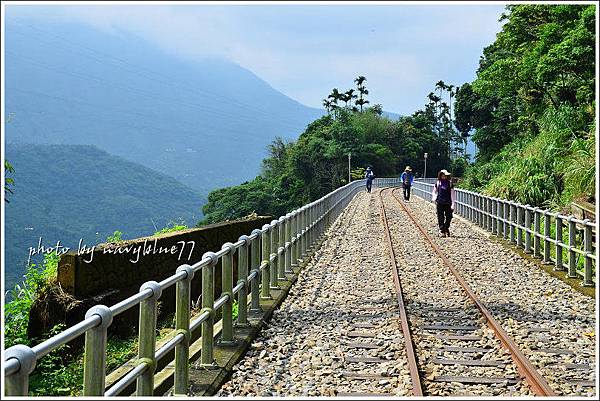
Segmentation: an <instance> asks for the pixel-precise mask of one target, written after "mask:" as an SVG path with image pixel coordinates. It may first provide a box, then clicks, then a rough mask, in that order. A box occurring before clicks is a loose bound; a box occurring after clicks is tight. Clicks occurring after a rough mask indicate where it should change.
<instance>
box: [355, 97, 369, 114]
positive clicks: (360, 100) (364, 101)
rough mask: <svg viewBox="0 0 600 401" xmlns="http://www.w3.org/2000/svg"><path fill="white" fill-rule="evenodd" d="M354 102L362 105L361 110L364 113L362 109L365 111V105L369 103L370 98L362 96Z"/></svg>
mask: <svg viewBox="0 0 600 401" xmlns="http://www.w3.org/2000/svg"><path fill="white" fill-rule="evenodd" d="M354 103H355V104H357V105H359V106H360V112H361V113H362V111H363V106H364V105H365V104H367V103H369V101H368V100H366V99H363V98H362V97H361V98H359V99H357V100H356V102H354Z"/></svg>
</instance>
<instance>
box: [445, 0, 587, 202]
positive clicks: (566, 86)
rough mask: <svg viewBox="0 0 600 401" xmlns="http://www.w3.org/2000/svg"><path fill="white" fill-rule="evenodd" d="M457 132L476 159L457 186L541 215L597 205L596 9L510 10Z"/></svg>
mask: <svg viewBox="0 0 600 401" xmlns="http://www.w3.org/2000/svg"><path fill="white" fill-rule="evenodd" d="M502 19H504V20H506V23H505V24H504V25H503V27H502V31H501V32H500V33H499V34H498V35H497V38H496V41H495V42H494V43H493V44H492V45H490V46H488V47H486V48H485V49H484V52H483V53H484V54H483V57H482V59H481V60H480V64H479V69H478V71H477V79H475V81H474V82H472V83H467V84H464V85H462V86H461V87H460V89H459V91H458V94H457V101H456V126H457V128H458V129H459V130H460V131H462V132H469V131H470V130H472V129H475V133H474V134H473V141H474V142H475V143H476V144H477V146H478V149H479V153H478V155H477V163H476V164H475V165H474V166H473V167H472V168H469V169H468V171H467V174H466V177H465V180H463V181H462V183H461V185H462V186H465V187H467V188H470V189H478V190H483V191H484V192H486V193H489V194H492V195H494V196H501V197H506V198H509V199H513V200H517V201H520V202H523V203H529V204H532V205H537V206H546V207H554V208H557V207H561V206H564V205H566V204H567V203H568V202H570V201H571V200H572V199H574V198H585V199H587V200H593V199H594V192H595V187H594V181H595V176H594V174H595V164H594V163H595V161H594V160H595V157H594V146H595V142H594V130H595V126H594V118H595V114H594V88H595V72H594V71H595V70H594V66H595V64H594V62H595V58H594V47H595V6H593V5H511V6H508V7H507V12H506V13H505V14H503V17H502Z"/></svg>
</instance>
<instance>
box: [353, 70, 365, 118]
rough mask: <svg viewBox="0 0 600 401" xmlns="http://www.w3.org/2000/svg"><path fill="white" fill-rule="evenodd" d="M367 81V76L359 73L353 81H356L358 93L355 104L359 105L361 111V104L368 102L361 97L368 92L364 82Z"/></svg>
mask: <svg viewBox="0 0 600 401" xmlns="http://www.w3.org/2000/svg"><path fill="white" fill-rule="evenodd" d="M366 81H367V78H365V77H364V76H362V75H360V76H358V77H357V78H356V79H355V80H354V82H356V89H358V93H359V97H358V99H359V100H357V101H356V102H355V104H358V105H360V111H361V113H362V111H363V105H364V104H367V103H369V102H368V101H364V100H363V97H364V96H366V95H368V94H369V91H368V90H367V88H366V87H365V85H364V83H365V82H366Z"/></svg>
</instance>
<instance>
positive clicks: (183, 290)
mask: <svg viewBox="0 0 600 401" xmlns="http://www.w3.org/2000/svg"><path fill="white" fill-rule="evenodd" d="M182 271H183V272H185V274H186V276H185V278H183V279H182V280H179V281H178V282H177V284H176V286H175V330H176V331H177V334H182V335H183V337H184V339H183V341H182V342H180V343H179V344H177V345H176V346H175V374H174V376H175V377H174V382H175V383H174V386H173V394H174V395H183V396H185V395H187V394H188V388H189V360H190V340H191V336H192V334H191V332H190V316H191V313H190V308H191V290H192V279H193V278H194V269H192V267H191V266H189V265H182V266H179V267H178V268H177V271H176V273H180V272H182Z"/></svg>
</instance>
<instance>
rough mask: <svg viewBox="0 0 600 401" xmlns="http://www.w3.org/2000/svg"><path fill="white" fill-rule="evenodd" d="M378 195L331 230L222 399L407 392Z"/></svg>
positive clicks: (359, 201) (360, 199) (360, 202)
mask: <svg viewBox="0 0 600 401" xmlns="http://www.w3.org/2000/svg"><path fill="white" fill-rule="evenodd" d="M384 246H385V245H384V233H383V230H382V227H381V222H380V216H379V205H378V202H377V201H376V194H375V193H372V194H367V193H365V192H361V193H359V194H358V195H357V196H356V197H355V198H354V199H353V200H352V202H351V203H350V204H349V206H348V207H347V208H346V210H345V211H344V212H343V213H342V215H341V216H340V218H338V220H337V221H336V222H335V223H334V225H333V226H332V227H331V228H330V229H329V230H328V232H327V233H326V236H325V240H324V242H323V244H322V245H321V247H320V249H318V250H317V251H316V253H315V255H314V256H313V259H312V260H310V261H309V263H308V264H307V266H306V267H305V269H304V270H303V271H302V272H301V273H300V276H299V279H298V281H297V282H296V284H295V285H294V287H293V288H292V290H291V291H290V294H289V295H288V297H287V299H286V300H285V301H284V302H283V304H282V306H281V308H280V309H279V310H278V311H276V312H275V314H274V316H273V319H272V320H271V322H270V323H269V325H268V327H267V328H266V329H265V330H264V331H263V333H262V334H261V336H260V337H259V338H258V339H257V340H256V341H255V342H254V343H253V344H252V346H251V349H250V350H249V351H248V353H247V354H246V356H245V357H244V359H243V360H242V361H241V362H240V363H239V364H238V365H236V366H235V368H234V373H233V375H232V377H231V380H230V381H229V382H227V383H226V384H225V385H224V386H223V387H222V388H221V390H220V391H219V392H218V393H217V395H219V396H335V395H347V394H350V395H351V394H364V393H366V394H388V395H394V396H407V395H410V392H411V390H412V386H411V381H410V376H409V373H408V369H407V365H406V357H405V347H404V341H403V336H402V333H401V331H400V322H399V319H398V309H397V304H396V303H395V302H396V298H395V292H394V287H393V281H392V277H391V272H390V267H389V266H390V265H389V259H388V255H387V253H386V252H385V250H384Z"/></svg>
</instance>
